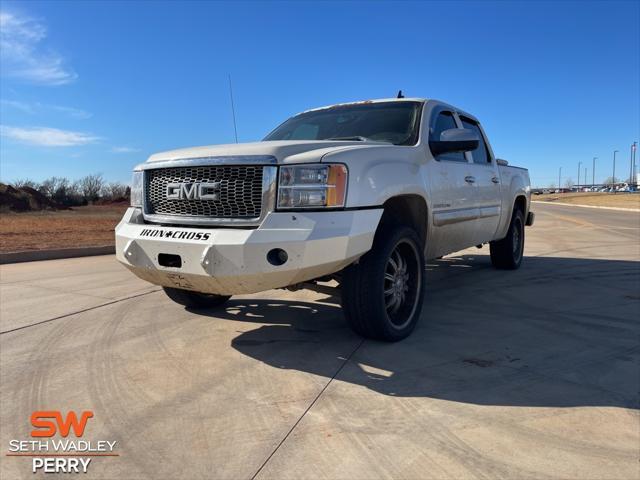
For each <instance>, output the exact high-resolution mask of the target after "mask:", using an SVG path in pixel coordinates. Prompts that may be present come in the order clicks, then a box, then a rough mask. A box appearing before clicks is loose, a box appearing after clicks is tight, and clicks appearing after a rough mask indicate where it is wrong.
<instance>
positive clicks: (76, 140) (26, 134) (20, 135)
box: [0, 125, 100, 147]
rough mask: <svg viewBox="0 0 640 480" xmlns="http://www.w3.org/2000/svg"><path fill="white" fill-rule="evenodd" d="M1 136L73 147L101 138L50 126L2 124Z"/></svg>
mask: <svg viewBox="0 0 640 480" xmlns="http://www.w3.org/2000/svg"><path fill="white" fill-rule="evenodd" d="M0 136H2V137H5V138H9V139H11V140H17V141H19V142H22V143H28V144H30V145H38V146H43V147H72V146H76V145H87V144H89V143H95V142H97V141H98V140H100V137H96V136H95V135H91V134H90V133H83V132H72V131H69V130H59V129H57V128H48V127H26V128H23V127H11V126H8V125H0Z"/></svg>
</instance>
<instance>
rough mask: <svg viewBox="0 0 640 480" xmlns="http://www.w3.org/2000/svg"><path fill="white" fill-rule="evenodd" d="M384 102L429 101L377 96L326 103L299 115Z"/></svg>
mask: <svg viewBox="0 0 640 480" xmlns="http://www.w3.org/2000/svg"><path fill="white" fill-rule="evenodd" d="M384 102H422V103H425V102H427V99H426V98H417V97H415V98H376V99H373V100H360V101H358V102H346V103H336V104H334V105H325V106H324V107H317V108H310V109H309V110H305V111H304V112H300V113H298V114H297V115H301V114H303V113H308V112H315V111H317V110H326V109H329V108H335V107H346V106H349V105H366V104H368V103H384Z"/></svg>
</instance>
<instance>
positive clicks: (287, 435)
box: [251, 338, 365, 480]
mask: <svg viewBox="0 0 640 480" xmlns="http://www.w3.org/2000/svg"><path fill="white" fill-rule="evenodd" d="M364 340H365V339H364V338H363V339H361V340H360V342H359V343H358V345H356V348H354V349H353V350H352V351H351V353H350V354H349V356H348V357H347V358H345V360H344V362H342V365H340V367H339V368H338V369H337V370H336V372H335V373H334V374H333V376H332V377H331V378H330V379H329V381H328V382H327V383H326V385H325V386H324V387H322V390H320V392H319V393H318V395H316V398H314V399H313V401H312V402H311V403H310V404H309V406H308V407H307V408H306V409H305V411H304V412H302V415H300V418H298V420H296V422H295V423H294V424H293V426H292V427H291V428H290V429H289V431H288V432H287V434H286V435H285V436H284V438H283V439H282V440H280V443H278V445H276V448H275V449H274V450H273V452H271V453H270V454H269V456H268V457H267V459H266V460H265V461H264V462H263V463H262V465H260V468H258V470H256V473H254V474H253V475H252V476H251V480H255V478H256V477H257V476H258V475H259V474H260V472H261V471H262V469H263V468H264V467H265V466H266V465H267V463H269V461H270V460H271V459H272V458H273V456H274V455H275V454H276V452H277V451H278V450H279V449H280V447H281V446H282V445H283V444H284V442H286V441H287V438H289V436H290V435H291V433H293V431H294V430H295V428H296V427H297V426H298V424H299V423H300V422H301V421H302V419H303V418H304V417H305V415H306V414H307V413H308V412H309V410H311V409H312V408H313V406H314V405H315V404H316V402H317V401H318V399H319V398H320V397H321V396H322V394H323V393H324V392H325V390H326V389H327V388H328V387H329V385H331V382H333V380H334V379H335V378H336V377H337V376H338V375H339V374H340V372H341V371H342V369H343V368H344V367H345V365H346V364H347V363H349V361H350V360H351V357H353V355H355V353H356V352H357V351H358V349H359V348H360V347H361V346H362V344H363V343H364Z"/></svg>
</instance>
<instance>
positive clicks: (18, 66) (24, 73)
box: [0, 11, 78, 85]
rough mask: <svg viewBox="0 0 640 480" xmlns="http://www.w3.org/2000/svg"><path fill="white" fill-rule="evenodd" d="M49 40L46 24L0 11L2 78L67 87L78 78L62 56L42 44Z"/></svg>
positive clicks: (0, 65)
mask: <svg viewBox="0 0 640 480" xmlns="http://www.w3.org/2000/svg"><path fill="white" fill-rule="evenodd" d="M46 36H47V29H46V27H45V25H44V24H43V23H42V22H40V21H38V20H35V19H32V18H29V17H25V16H21V15H18V14H16V13H10V12H7V11H0V50H1V51H2V55H0V67H1V70H2V75H3V76H7V77H14V78H19V79H22V80H27V81H29V82H33V83H38V84H42V85H63V84H65V83H70V82H73V81H74V80H75V79H76V78H78V75H77V74H76V73H75V72H74V71H73V69H71V68H70V67H67V66H66V65H65V60H64V58H63V57H62V56H61V55H60V54H58V53H57V52H55V51H53V50H51V49H49V48H47V47H46V46H44V45H43V44H42V42H43V40H44V39H45V38H46Z"/></svg>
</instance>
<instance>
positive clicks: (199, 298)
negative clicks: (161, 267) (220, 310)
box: [162, 287, 231, 309]
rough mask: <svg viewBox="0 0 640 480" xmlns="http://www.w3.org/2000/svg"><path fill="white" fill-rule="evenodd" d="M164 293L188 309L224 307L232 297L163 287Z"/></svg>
mask: <svg viewBox="0 0 640 480" xmlns="http://www.w3.org/2000/svg"><path fill="white" fill-rule="evenodd" d="M162 288H163V289H164V293H166V294H167V296H168V297H169V298H170V299H171V300H173V301H174V302H176V303H179V304H180V305H184V306H185V307H188V308H193V309H198V308H212V307H217V306H219V305H222V304H223V303H225V302H226V301H227V300H229V299H230V298H231V295H214V294H212V293H200V292H192V291H190V290H182V289H180V288H170V287H162Z"/></svg>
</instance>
